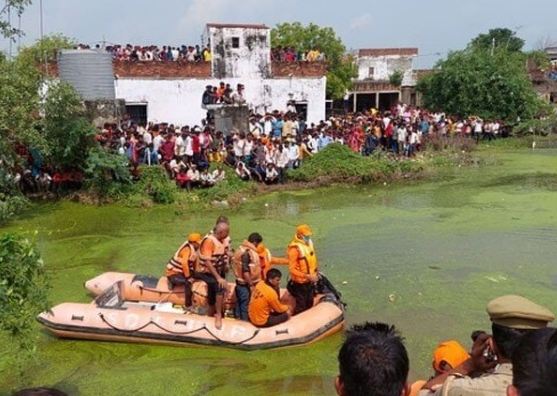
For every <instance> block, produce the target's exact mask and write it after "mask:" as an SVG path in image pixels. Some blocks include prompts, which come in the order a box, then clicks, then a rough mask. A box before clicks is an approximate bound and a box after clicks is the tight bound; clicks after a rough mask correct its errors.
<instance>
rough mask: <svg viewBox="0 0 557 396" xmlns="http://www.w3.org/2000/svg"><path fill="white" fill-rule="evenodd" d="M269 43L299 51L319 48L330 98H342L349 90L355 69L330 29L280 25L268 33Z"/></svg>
mask: <svg viewBox="0 0 557 396" xmlns="http://www.w3.org/2000/svg"><path fill="white" fill-rule="evenodd" d="M271 43H272V46H273V47H278V46H280V47H294V48H295V49H296V50H297V51H302V52H306V51H309V50H312V49H318V50H319V51H321V52H323V53H324V54H325V57H326V61H327V67H328V74H327V95H328V96H329V97H332V98H334V99H339V98H341V97H342V96H343V95H344V93H345V91H346V89H349V88H350V87H351V81H352V78H354V77H356V68H355V66H354V63H353V61H352V59H351V57H348V56H346V47H345V46H344V44H343V43H342V40H341V39H340V38H339V37H338V36H337V35H336V33H335V31H334V30H333V29H332V28H330V27H320V26H318V25H316V24H314V23H310V24H309V25H307V26H304V25H302V24H301V23H300V22H293V23H280V24H278V25H277V26H276V27H275V28H273V30H272V31H271Z"/></svg>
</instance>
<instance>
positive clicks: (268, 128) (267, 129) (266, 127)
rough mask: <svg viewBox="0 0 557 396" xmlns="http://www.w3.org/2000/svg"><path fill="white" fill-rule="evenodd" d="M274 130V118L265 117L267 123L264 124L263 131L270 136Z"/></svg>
mask: <svg viewBox="0 0 557 396" xmlns="http://www.w3.org/2000/svg"><path fill="white" fill-rule="evenodd" d="M272 131H273V120H272V118H271V117H269V118H267V119H265V123H264V124H263V133H264V134H265V136H269V135H270V134H271V132H272Z"/></svg>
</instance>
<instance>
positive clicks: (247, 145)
mask: <svg viewBox="0 0 557 396" xmlns="http://www.w3.org/2000/svg"><path fill="white" fill-rule="evenodd" d="M253 144H254V141H253V140H249V139H246V142H245V143H244V150H243V155H244V156H248V155H251V150H253Z"/></svg>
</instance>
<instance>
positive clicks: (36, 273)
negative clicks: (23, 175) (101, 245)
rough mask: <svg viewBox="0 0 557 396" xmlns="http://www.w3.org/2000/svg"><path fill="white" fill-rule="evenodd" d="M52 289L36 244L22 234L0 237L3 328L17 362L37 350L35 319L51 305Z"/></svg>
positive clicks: (0, 293) (0, 290) (0, 319)
mask: <svg viewBox="0 0 557 396" xmlns="http://www.w3.org/2000/svg"><path fill="white" fill-rule="evenodd" d="M49 289H50V283H49V278H48V276H47V273H46V269H45V266H44V263H43V260H42V259H41V255H40V253H39V251H38V250H37V248H36V246H35V243H34V242H33V241H30V240H28V239H27V238H24V237H23V236H21V235H16V234H4V235H2V236H0V331H1V332H3V333H4V334H6V335H7V336H8V337H9V338H10V339H11V340H12V341H13V342H12V345H13V346H14V347H15V348H14V350H12V352H13V354H12V356H13V358H14V360H15V362H16V363H17V364H18V365H20V364H22V363H23V362H24V361H25V360H26V358H28V357H29V356H30V355H31V354H33V352H34V351H35V348H36V340H37V336H38V333H37V331H36V327H35V318H36V317H37V315H38V314H39V313H40V312H43V311H46V310H47V309H48V308H49V303H48V291H49ZM5 346H7V345H5Z"/></svg>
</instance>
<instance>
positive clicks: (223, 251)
mask: <svg viewBox="0 0 557 396" xmlns="http://www.w3.org/2000/svg"><path fill="white" fill-rule="evenodd" d="M206 241H211V242H212V243H213V251H212V252H211V255H210V256H204V255H203V253H202V252H203V244H204V243H205V242H206ZM199 246H200V248H199V260H198V261H197V263H198V265H197V266H196V268H195V271H196V272H204V273H210V271H209V267H208V266H207V263H208V262H212V264H213V266H214V267H215V269H216V270H217V272H223V271H224V269H225V266H226V258H227V254H228V246H227V243H226V240H225V242H221V241H219V240H218V239H217V237H216V236H214V235H213V234H208V235H206V236H205V237H204V238H203V239H202V240H201V243H200V245H199Z"/></svg>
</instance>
